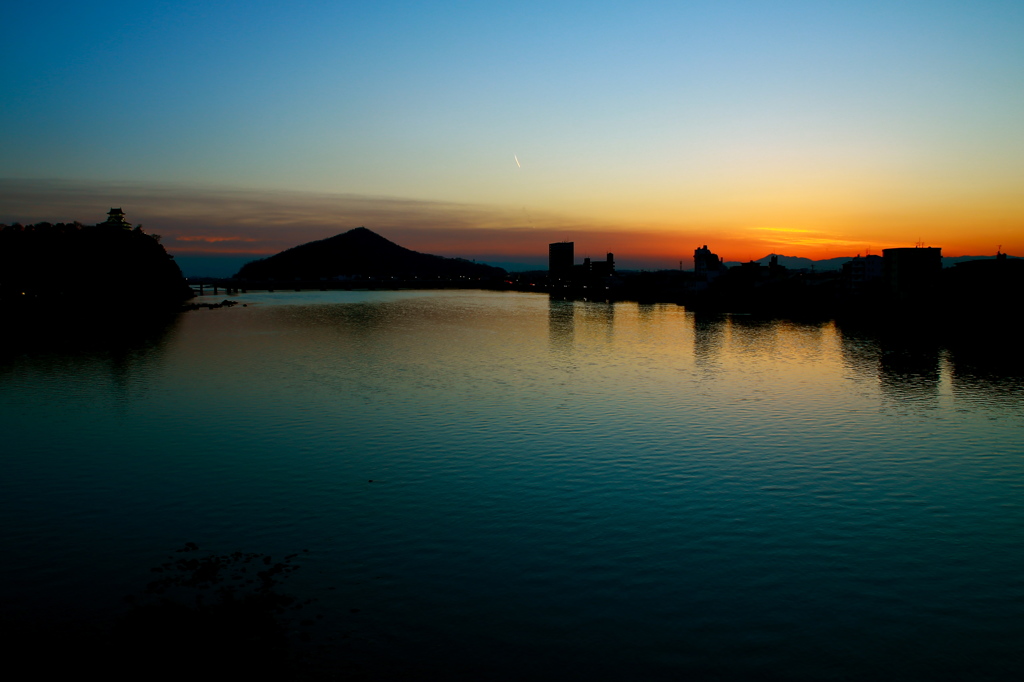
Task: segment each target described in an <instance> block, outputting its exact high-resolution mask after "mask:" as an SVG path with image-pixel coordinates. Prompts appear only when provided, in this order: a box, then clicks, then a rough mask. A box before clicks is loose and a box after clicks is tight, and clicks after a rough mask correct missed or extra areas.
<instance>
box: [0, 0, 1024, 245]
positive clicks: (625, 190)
mask: <svg viewBox="0 0 1024 682" xmlns="http://www.w3.org/2000/svg"><path fill="white" fill-rule="evenodd" d="M2 16H3V23H4V25H5V27H6V28H7V35H8V36H9V38H8V40H5V41H4V43H3V45H2V46H0V50H2V60H0V61H2V66H0V68H2V82H3V85H4V99H5V105H4V106H3V107H2V108H0V129H2V130H3V131H4V135H3V136H2V138H0V178H5V179H7V180H11V181H18V182H17V183H13V184H12V183H7V184H3V185H0V189H2V190H3V192H4V195H3V196H2V197H0V221H8V222H9V221H12V220H20V221H22V222H25V221H28V220H42V219H46V220H53V221H55V220H62V219H67V220H72V219H79V220H83V221H89V220H93V219H97V220H98V219H99V218H98V217H96V216H94V215H92V214H89V215H57V214H54V213H45V212H44V213H33V212H32V211H29V210H28V208H27V207H26V208H19V206H20V205H19V195H18V194H17V193H16V192H15V193H14V194H12V192H14V190H12V189H11V187H14V186H18V187H24V185H23V184H22V182H23V181H40V182H41V184H39V185H38V187H37V189H38V190H39V191H40V192H41V191H42V189H43V188H45V187H53V186H54V185H53V184H52V182H53V181H61V182H63V183H71V184H72V185H74V184H75V183H78V184H77V185H76V186H79V187H93V188H95V187H96V186H97V185H96V183H108V186H109V183H114V184H115V185H124V184H125V183H133V185H132V186H133V187H135V188H136V189H137V190H139V191H140V192H141V194H143V195H144V194H146V191H143V190H142V189H139V188H143V187H148V188H159V187H174V188H175V189H174V191H173V192H170V193H171V194H175V195H177V194H178V193H179V192H180V191H184V190H183V189H182V188H187V187H191V188H193V189H194V190H195V191H197V192H200V193H201V192H210V191H213V190H217V191H221V190H223V191H229V190H231V191H234V190H239V191H242V190H252V191H256V192H258V193H261V194H262V196H263V197H271V196H281V197H285V196H288V197H292V196H293V195H294V196H302V195H303V193H312V194H315V195H316V196H317V197H318V198H317V199H316V201H314V202H313V203H316V204H317V205H323V199H322V198H323V197H324V196H328V197H329V196H330V195H338V199H337V201H338V203H339V205H341V204H345V205H350V203H351V198H352V197H361V198H375V200H376V201H378V202H390V201H409V200H411V201H415V202H427V203H430V204H431V205H432V206H433V205H434V204H435V203H441V204H451V205H454V204H457V205H460V206H465V207H471V208H472V211H471V212H476V213H479V214H481V215H487V216H489V217H488V218H487V219H482V220H481V222H480V223H479V224H471V225H465V226H464V225H461V224H460V225H459V229H463V230H474V229H475V230H496V231H502V230H513V231H515V230H522V229H526V228H529V229H532V230H534V231H536V232H538V234H537V235H536V237H537V242H538V243H539V244H540V246H539V247H538V248H537V250H538V251H543V250H544V249H543V245H544V244H545V243H546V241H545V240H546V239H548V238H550V237H552V236H554V237H558V236H559V235H558V234H557V233H559V232H562V233H572V232H573V231H574V230H591V231H597V232H607V233H613V234H615V235H617V236H616V237H615V238H614V239H613V238H611V237H609V240H611V241H614V242H615V244H617V245H618V247H619V248H620V250H622V248H627V249H628V248H629V245H630V244H635V246H636V250H637V252H638V256H637V257H638V258H640V257H641V255H642V257H643V258H648V259H649V258H655V257H656V256H657V255H658V254H659V253H661V252H663V253H664V257H665V260H666V262H678V260H679V258H681V257H685V256H686V255H689V254H691V253H692V250H693V248H694V247H695V246H698V245H699V244H700V243H708V242H709V241H713V240H715V239H719V240H721V243H722V244H723V245H724V246H726V247H727V248H721V247H720V248H719V249H718V250H719V251H730V250H732V251H735V253H726V254H723V255H726V256H727V257H735V258H737V259H744V258H747V257H758V256H760V255H764V253H765V252H767V249H769V247H771V246H772V240H774V245H775V246H777V247H778V249H781V250H783V251H785V252H787V253H791V254H792V255H808V256H811V257H825V256H826V255H828V254H826V253H825V252H826V251H829V252H830V253H831V254H832V255H837V254H838V251H837V250H842V249H844V248H845V249H847V251H849V252H850V253H851V255H852V254H853V253H856V252H858V251H863V250H864V249H865V248H869V247H871V246H872V245H874V247H875V248H882V247H884V246H890V245H907V244H908V243H909V244H912V243H914V242H915V241H917V240H918V239H919V238H925V239H926V240H928V241H930V242H931V243H933V244H934V245H939V246H944V247H945V248H946V250H947V251H950V249H951V248H952V250H953V251H963V250H965V249H966V250H968V251H969V250H970V248H975V249H976V250H983V251H984V252H990V251H994V249H995V247H996V245H997V244H1003V245H1004V250H1005V247H1006V246H1009V247H1010V248H1017V249H1018V250H1019V251H1024V238H1022V236H1021V233H1022V229H1021V228H1022V219H1024V206H1022V200H1021V199H1020V196H1021V194H1022V193H1021V187H1022V185H1021V183H1022V181H1024V126H1022V125H1021V121H1024V88H1021V87H1020V81H1021V74H1022V73H1024V40H1022V39H1021V36H1024V3H1020V2H983V3H967V2H913V1H911V2H828V3H822V2H754V1H748V2H728V1H726V2H682V3H681V2H671V3H659V2H646V3H645V2H640V3H629V4H627V3H614V2H588V3H582V2H580V3H575V2H558V3H535V2H517V3H469V2H464V3H463V2H436V3H413V2H382V3H372V4H371V3H337V2H293V3H288V4H284V3H277V2H245V3H242V2H220V3H215V4H214V5H212V6H211V5H210V4H208V3H199V2H162V3H153V4H148V3H147V4H139V3H119V2H97V3H92V4H88V5H84V4H82V3H72V2H40V3H36V4H32V5H29V4H23V5H22V6H16V7H10V8H7V9H5V10H4V11H3V15H2ZM513 154H515V155H517V156H518V159H519V161H520V162H521V165H522V167H521V168H520V167H518V166H517V165H516V163H515V160H514V158H513ZM42 181H50V182H51V184H49V185H47V184H46V183H45V182H42ZM61 186H64V187H66V186H67V185H66V184H65V185H61ZM153 193H154V192H150V194H153ZM155 193H157V194H159V192H155ZM36 194H37V195H38V192H36ZM204 196H207V197H208V196H209V194H207V195H204ZM152 201H153V200H152V198H151V199H150V202H152ZM43 203H44V205H43V206H41V207H37V208H39V209H40V210H43V209H45V208H46V206H45V202H43ZM58 203H59V202H58V200H57V198H56V197H54V199H53V205H54V206H56V205H57V204H58ZM121 203H124V204H126V205H127V206H126V207H125V210H126V211H129V219H132V216H136V218H135V221H136V222H138V221H141V222H146V219H147V218H148V219H149V220H150V221H152V219H153V218H154V217H157V218H158V217H159V216H161V215H164V214H167V213H168V212H173V211H170V209H169V208H168V207H166V206H158V205H156V204H154V203H145V202H136V201H135V195H134V194H132V193H131V192H128V193H127V195H126V196H125V198H124V200H123V201H122V202H121ZM301 203H302V202H301V201H300V200H296V199H291V198H289V199H286V200H285V199H283V200H282V202H281V205H282V206H285V205H293V204H300V205H301ZM328 203H329V202H328ZM357 203H358V202H357ZM107 208H109V206H106V205H105V202H101V203H100V204H97V206H96V208H95V210H94V211H92V213H96V212H98V213H99V216H100V217H102V214H103V213H105V212H106V209H107ZM222 208H223V210H221V209H219V208H218V209H216V210H214V207H212V206H211V210H210V213H209V214H208V216H207V219H206V220H205V224H204V223H203V221H199V222H195V221H193V222H188V221H180V222H179V223H176V224H175V225H176V229H180V230H181V231H182V233H183V234H184V233H185V232H188V231H189V230H192V231H195V232H196V233H197V234H198V233H204V232H210V231H214V232H216V231H218V230H228V231H230V230H232V229H234V228H233V227H232V225H233V224H234V223H235V222H237V221H238V220H239V214H240V213H241V214H246V211H249V212H250V213H251V214H252V215H249V216H248V218H246V220H250V219H256V218H257V217H258V215H259V214H258V213H256V211H259V210H264V209H265V202H258V205H254V206H250V207H248V208H246V207H245V206H244V205H239V204H238V203H237V202H235V203H234V204H232V205H228V206H225V207H222ZM33 210H35V209H33ZM343 212H344V213H346V215H348V212H347V209H346V211H343ZM328 213H330V212H328ZM428 213H429V212H428ZM247 215H248V214H247ZM432 215H433V214H432ZM352 217H354V218H355V220H354V222H355V223H356V224H364V223H365V224H366V226H367V227H370V228H371V229H374V228H375V227H376V228H380V227H381V226H379V225H378V226H375V225H373V224H370V220H359V219H358V216H352ZM370 217H372V216H370ZM434 217H435V218H438V219H439V220H440V223H438V224H436V225H434V224H433V223H432V222H431V221H426V223H430V224H431V225H433V226H434V227H437V228H442V227H444V226H445V225H444V220H443V219H441V217H440V216H439V214H438V215H434ZM305 219H306V218H304V217H302V216H298V215H297V216H296V217H295V222H296V224H297V223H301V222H302V221H303V220H305ZM420 222H423V221H420ZM456 222H458V221H456ZM356 224H351V225H349V224H344V225H342V224H339V225H333V226H330V227H329V228H325V229H331V230H333V231H332V232H331V233H332V234H333V233H334V232H339V231H343V230H344V229H348V228H350V227H355V226H356ZM395 227H400V225H391V226H387V227H385V229H388V228H391V229H393V228H395ZM293 228H294V225H293V226H292V228H290V227H289V226H288V225H287V224H285V225H281V226H279V227H278V228H277V229H279V230H285V231H286V232H285V233H283V239H282V240H279V241H284V242H287V241H289V239H288V238H287V234H288V233H287V230H289V229H293ZM430 229H432V228H431V227H430V226H429V225H427V224H422V225H421V226H420V228H419V230H420V232H419V233H418V234H420V235H421V237H422V239H421V240H420V241H421V242H422V243H424V244H426V243H430V242H431V236H430V233H429V230H430ZM165 230H166V226H165ZM766 230H767V231H770V232H771V233H772V235H773V237H772V239H769V240H767V241H765V240H764V239H762V238H761V236H763V235H764V234H765V231H766ZM379 231H381V232H382V233H384V232H385V230H384V229H380V230H379ZM630 235H635V238H631V237H630ZM801 235H802V236H801ZM325 236H326V235H325ZM968 237H970V238H968ZM416 239H417V238H416V237H415V236H414V237H413V240H414V242H415V241H416ZM972 239H973V240H975V241H971V240H972ZM1014 240H1015V241H1014ZM435 241H436V240H435ZM295 243H298V242H297V241H296V242H295ZM515 243H516V242H515V240H512V241H510V242H509V243H508V245H507V247H506V248H505V251H506V252H507V253H509V254H511V255H514V254H515V253H516V252H517V249H518V248H520V246H522V245H521V244H520V246H515V245H514V244H515ZM408 245H409V246H412V247H413V248H416V247H417V246H418V244H417V243H412V244H408ZM169 246H170V247H171V248H172V251H173V248H174V245H173V244H169ZM225 248H226V247H225ZM267 248H270V247H269V246H267ZM778 249H777V250H778ZM741 251H743V252H742V253H741ZM748 252H749V253H748ZM950 253H951V255H955V254H953V253H952V251H950ZM453 255H454V254H453ZM459 255H466V254H459ZM470 255H471V254H470Z"/></svg>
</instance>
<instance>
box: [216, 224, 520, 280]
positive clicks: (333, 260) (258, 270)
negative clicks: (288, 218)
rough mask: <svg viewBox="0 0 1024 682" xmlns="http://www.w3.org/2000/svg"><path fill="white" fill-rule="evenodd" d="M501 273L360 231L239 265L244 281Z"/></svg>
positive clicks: (491, 276) (476, 276)
mask: <svg viewBox="0 0 1024 682" xmlns="http://www.w3.org/2000/svg"><path fill="white" fill-rule="evenodd" d="M504 275H505V271H504V270H502V269H501V268H495V267H492V266H490V265H484V264H483V263H473V262H471V261H468V260H466V259H464V258H445V257H443V256H433V255H430V254H427V253H419V252H418V251H412V250H410V249H407V248H405V247H402V246H399V245H398V244H395V243H394V242H392V241H389V240H387V239H385V238H384V237H382V236H380V235H379V234H377V233H375V232H373V231H372V230H368V229H366V228H365V227H357V228H355V229H353V230H349V231H348V232H345V233H343V234H338V235H335V236H333V237H329V238H327V239H321V240H319V241H315V242H308V243H306V244H301V245H299V246H296V247H293V248H291V249H288V250H286V251H282V252H281V253H278V254H276V255H273V256H270V257H269V258H263V259H261V260H257V261H252V262H251V263H246V264H245V265H244V266H242V269H241V270H239V271H238V274H237V275H235V277H237V278H239V279H246V280H266V279H296V278H299V279H305V280H310V279H322V278H334V277H347V276H354V277H398V278H402V279H410V278H413V277H419V278H442V279H456V278H460V277H466V278H470V279H495V278H500V277H503V276H504Z"/></svg>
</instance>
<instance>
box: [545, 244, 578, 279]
mask: <svg viewBox="0 0 1024 682" xmlns="http://www.w3.org/2000/svg"><path fill="white" fill-rule="evenodd" d="M575 248H576V244H575V242H555V243H554V244H548V275H549V276H550V277H553V278H556V279H558V278H567V277H570V276H571V275H572V265H573V261H574V260H575V258H576V255H575Z"/></svg>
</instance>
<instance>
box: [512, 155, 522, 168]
mask: <svg viewBox="0 0 1024 682" xmlns="http://www.w3.org/2000/svg"><path fill="white" fill-rule="evenodd" d="M512 158H513V159H515V160H516V165H517V166H519V167H520V168H522V167H523V164H521V163H519V157H518V156H516V155H515V154H513V155H512Z"/></svg>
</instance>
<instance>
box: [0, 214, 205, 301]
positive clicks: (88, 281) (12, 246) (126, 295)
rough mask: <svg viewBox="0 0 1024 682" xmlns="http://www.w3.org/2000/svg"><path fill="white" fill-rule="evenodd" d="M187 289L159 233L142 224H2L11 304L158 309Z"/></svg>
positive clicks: (1, 252)
mask: <svg viewBox="0 0 1024 682" xmlns="http://www.w3.org/2000/svg"><path fill="white" fill-rule="evenodd" d="M190 295H191V292H190V290H189V288H188V285H187V284H186V283H185V280H184V278H183V277H182V274H181V269H180V268H179V267H178V265H177V263H175V262H174V260H173V257H172V256H170V255H168V253H167V251H166V250H165V249H164V247H163V246H162V245H161V244H160V236H159V235H153V234H148V233H146V232H145V231H144V230H143V229H142V226H141V225H139V226H136V227H134V228H131V227H125V226H123V225H117V224H111V223H100V224H98V225H83V224H81V223H79V222H72V223H56V224H53V223H48V222H42V223H36V224H34V225H21V224H18V223H15V224H13V225H0V302H2V303H4V304H6V305H8V306H19V307H34V306H38V305H45V304H56V305H68V306H73V307H81V306H88V305H90V304H94V305H108V304H110V303H113V302H124V303H128V304H145V305H147V306H148V307H151V308H153V309H157V308H167V307H172V306H174V305H177V304H179V303H180V302H181V301H183V300H185V299H186V298H188V297H189V296H190Z"/></svg>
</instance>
